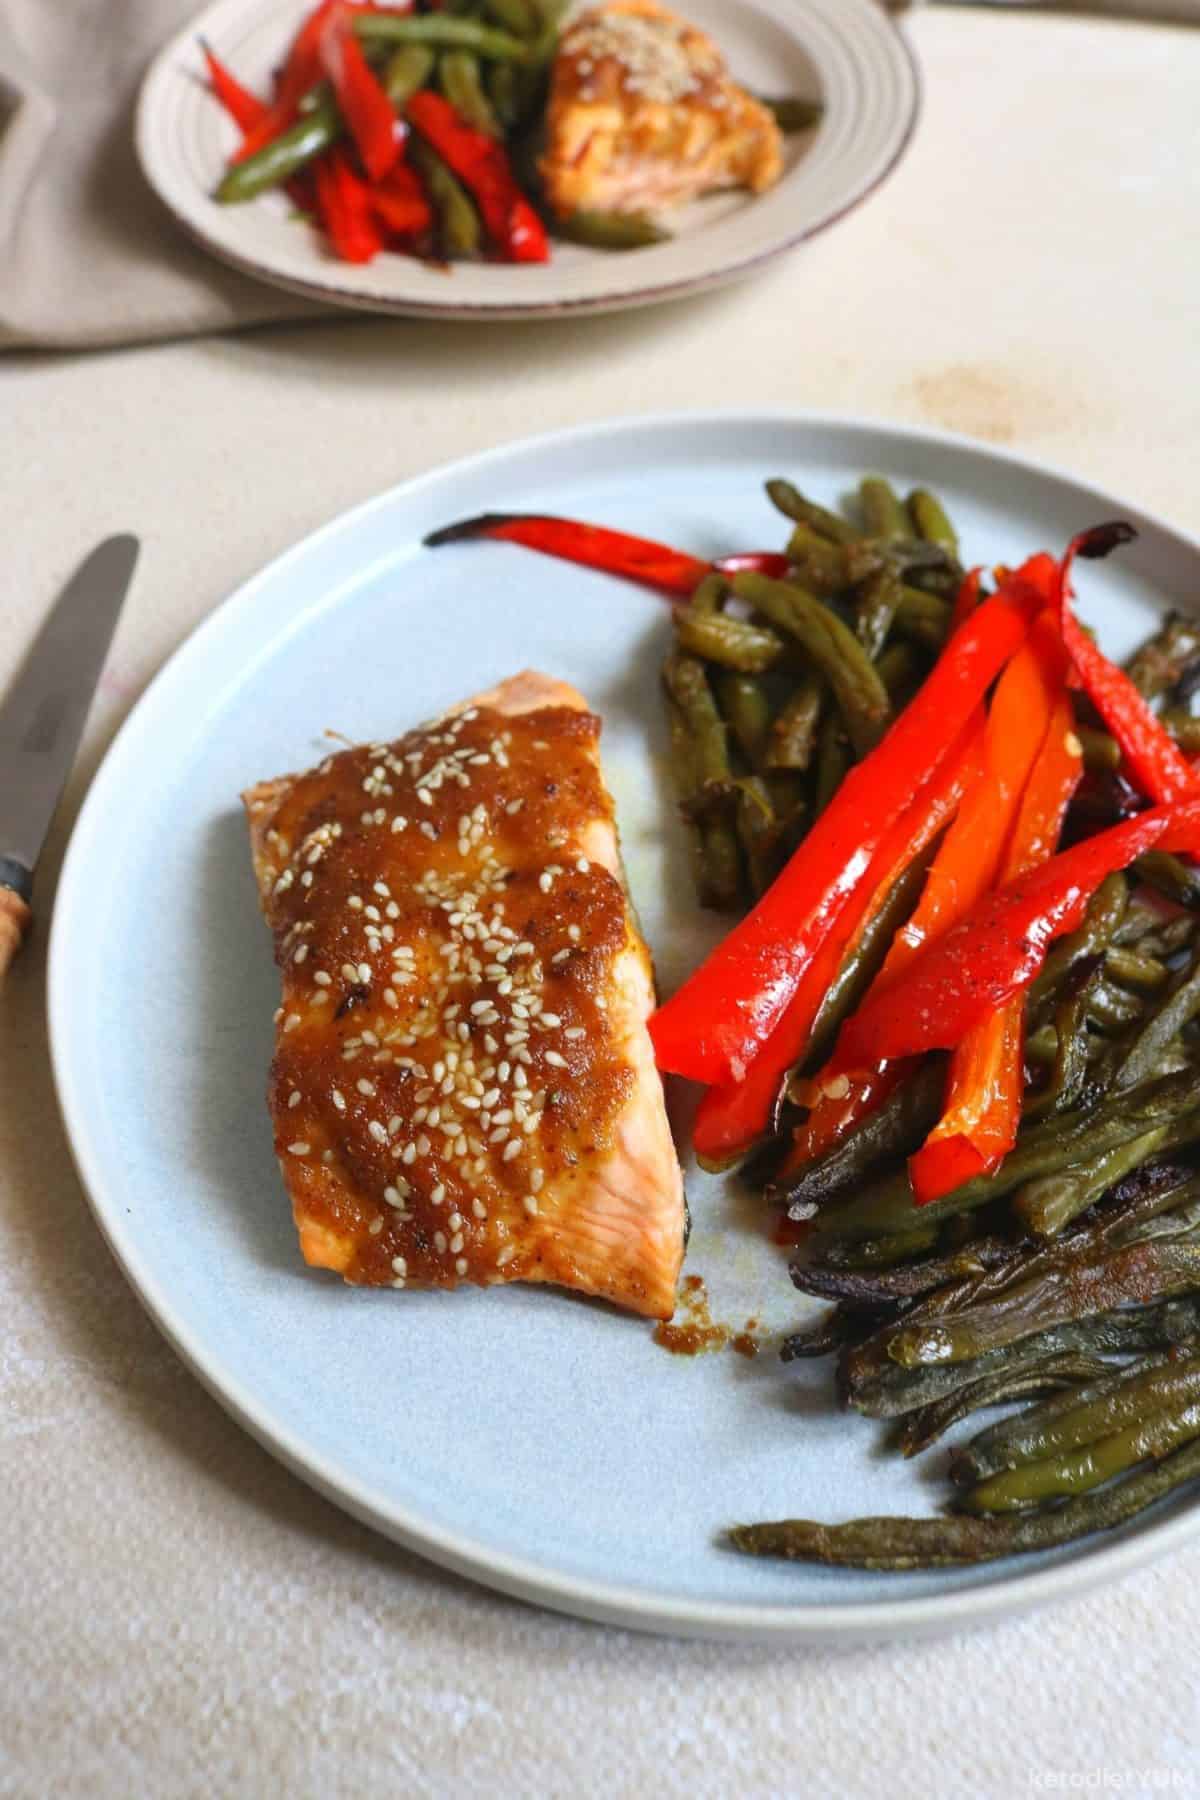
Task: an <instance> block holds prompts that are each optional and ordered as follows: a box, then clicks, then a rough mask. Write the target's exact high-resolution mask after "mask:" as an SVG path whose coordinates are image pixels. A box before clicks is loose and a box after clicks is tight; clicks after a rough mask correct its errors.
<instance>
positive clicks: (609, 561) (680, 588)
mask: <svg viewBox="0 0 1200 1800" xmlns="http://www.w3.org/2000/svg"><path fill="white" fill-rule="evenodd" d="M480 537H486V538H498V539H500V540H501V541H502V542H504V543H509V544H524V545H525V547H526V549H528V550H540V551H541V552H542V553H543V555H545V556H560V557H562V558H563V559H564V560H565V561H567V562H574V563H583V564H584V565H585V566H586V567H587V568H589V569H603V570H604V571H605V572H606V573H607V574H610V575H625V576H628V578H629V579H630V580H631V581H640V582H642V583H644V584H645V585H646V586H647V587H652V588H659V589H660V590H661V591H662V592H663V593H665V594H671V595H674V596H676V597H678V598H679V599H683V600H688V599H690V598H691V596H692V594H693V593H694V592H695V589H696V586H697V584H698V583H699V582H701V581H703V579H704V577H705V576H706V575H707V574H708V573H709V564H708V563H706V562H703V561H702V560H701V559H700V557H698V556H689V555H688V554H687V552H686V551H683V550H672V549H671V548H670V547H669V546H668V545H666V544H656V543H654V542H653V540H652V539H650V538H639V537H631V536H630V535H629V533H628V532H625V531H610V530H609V529H608V528H607V526H604V525H584V524H581V523H580V522H579V521H577V520H575V519H556V518H552V517H550V516H549V515H548V514H543V513H480V514H478V515H477V517H475V518H473V519H460V520H459V521H458V523H457V524H454V525H443V527H442V528H441V530H440V531H432V532H430V534H429V536H428V537H427V538H426V539H425V543H426V545H427V546H428V547H429V548H431V549H432V548H435V547H436V546H437V545H439V544H457V543H461V542H462V541H463V540H464V539H467V538H480Z"/></svg>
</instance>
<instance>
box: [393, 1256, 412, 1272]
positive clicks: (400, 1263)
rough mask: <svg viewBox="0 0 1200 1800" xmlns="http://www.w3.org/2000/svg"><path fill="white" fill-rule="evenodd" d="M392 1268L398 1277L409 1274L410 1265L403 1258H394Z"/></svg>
mask: <svg viewBox="0 0 1200 1800" xmlns="http://www.w3.org/2000/svg"><path fill="white" fill-rule="evenodd" d="M392 1267H393V1269H395V1271H396V1273H397V1275H407V1274H408V1263H407V1261H406V1260H405V1258H404V1257H403V1256H393V1258H392Z"/></svg>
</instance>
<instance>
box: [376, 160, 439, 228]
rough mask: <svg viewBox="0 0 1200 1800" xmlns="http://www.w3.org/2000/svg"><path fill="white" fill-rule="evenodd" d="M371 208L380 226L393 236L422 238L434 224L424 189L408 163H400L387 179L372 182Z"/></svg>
mask: <svg viewBox="0 0 1200 1800" xmlns="http://www.w3.org/2000/svg"><path fill="white" fill-rule="evenodd" d="M370 205H371V211H372V212H373V213H374V215H375V219H376V222H377V224H379V225H380V226H381V227H382V229H383V230H384V231H386V232H387V233H388V234H389V235H390V236H393V237H402V238H414V237H419V236H420V235H421V233H422V232H424V231H428V230H429V228H430V226H431V225H432V223H433V210H432V208H431V207H430V204H429V201H428V199H427V198H426V194H425V190H424V188H423V187H422V186H421V183H420V180H419V179H418V177H417V174H416V171H415V170H414V169H410V168H409V166H408V164H407V163H397V164H396V167H395V168H394V169H393V170H392V172H391V174H390V175H389V176H388V177H387V178H386V180H384V181H375V182H372V183H371V187H370Z"/></svg>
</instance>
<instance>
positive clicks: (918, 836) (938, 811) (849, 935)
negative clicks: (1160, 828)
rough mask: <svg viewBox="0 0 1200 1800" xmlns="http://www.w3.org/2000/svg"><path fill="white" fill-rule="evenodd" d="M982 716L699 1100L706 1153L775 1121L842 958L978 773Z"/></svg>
mask: <svg viewBox="0 0 1200 1800" xmlns="http://www.w3.org/2000/svg"><path fill="white" fill-rule="evenodd" d="M981 725H982V721H981V719H980V718H979V717H978V716H973V717H972V718H971V719H970V720H969V721H968V723H967V725H966V727H965V728H964V730H963V731H962V733H961V734H960V736H959V740H958V742H957V743H956V744H955V745H954V746H953V747H952V748H951V749H950V750H949V751H948V752H947V754H946V755H945V756H944V757H943V758H942V760H941V762H940V763H939V764H938V766H937V768H936V769H935V770H934V772H933V774H932V775H931V776H930V777H929V780H928V781H927V782H926V783H925V784H924V786H923V787H922V788H921V790H920V792H919V793H918V794H917V795H916V796H915V798H914V799H913V801H912V803H911V805H909V806H908V807H906V808H905V810H904V811H903V812H902V813H901V814H900V815H899V817H898V818H897V819H896V821H895V822H894V824H893V825H892V826H891V827H890V829H889V830H888V831H887V832H886V833H885V835H884V839H883V842H882V843H881V844H880V846H879V849H878V850H877V851H876V853H875V856H874V858H873V859H872V862H871V867H870V869H869V871H868V874H867V879H866V881H865V882H864V883H863V884H862V889H861V892H860V894H859V895H857V896H856V897H855V900H854V901H852V902H851V904H850V905H849V906H848V907H847V908H846V909H845V911H844V912H843V914H842V916H841V918H840V919H839V920H838V922H837V926H836V928H835V929H834V930H833V931H832V932H831V933H830V935H829V937H828V939H827V940H826V942H825V943H824V945H823V946H822V947H821V950H820V952H819V954H818V955H817V956H816V957H814V959H813V962H812V964H811V966H810V967H809V969H808V971H807V973H806V975H805V976H804V978H803V980H802V981H801V983H800V986H799V987H798V989H797V990H796V995H795V998H794V999H793V1000H792V1003H791V1005H790V1006H789V1007H788V1009H787V1011H786V1012H785V1013H784V1015H783V1018H782V1019H781V1020H780V1021H779V1024H778V1025H777V1026H776V1027H775V1030H774V1031H773V1032H772V1033H771V1036H770V1037H769V1038H768V1039H767V1042H766V1043H765V1044H764V1045H763V1047H762V1049H761V1050H760V1052H759V1054H758V1055H757V1056H756V1057H755V1059H754V1061H753V1062H752V1063H751V1065H750V1067H749V1068H748V1069H747V1071H746V1074H745V1077H744V1079H743V1080H741V1081H731V1082H725V1083H722V1084H721V1085H719V1086H717V1087H711V1088H709V1090H708V1092H707V1094H705V1096H704V1099H703V1100H702V1101H701V1103H700V1109H699V1111H698V1112H697V1114H696V1122H695V1126H694V1128H693V1132H692V1142H693V1144H694V1146H695V1150H696V1154H697V1156H699V1157H700V1159H701V1161H702V1162H704V1163H705V1164H707V1165H708V1166H710V1167H720V1166H725V1165H727V1164H728V1163H730V1162H733V1161H736V1160H737V1159H738V1158H739V1157H740V1156H742V1155H744V1154H745V1152H746V1151H747V1150H748V1149H749V1148H750V1146H751V1145H752V1144H753V1143H754V1142H755V1140H756V1139H757V1138H759V1137H761V1135H762V1133H763V1132H764V1131H765V1130H766V1129H767V1127H768V1125H769V1123H770V1117H771V1113H772V1110H773V1108H774V1106H775V1102H776V1100H777V1098H778V1095H779V1090H780V1088H781V1087H782V1085H783V1083H784V1082H785V1081H786V1080H787V1077H788V1074H789V1073H790V1071H791V1070H792V1069H793V1068H794V1067H795V1065H796V1063H797V1062H798V1061H799V1060H800V1058H801V1057H802V1055H803V1053H804V1048H805V1045H806V1044H807V1041H808V1036H809V1033H810V1031H811V1030H812V1027H813V1022H814V1021H815V1019H816V1016H817V1013H818V1012H819V1010H820V1007H821V1002H822V1000H823V999H824V997H825V994H826V993H827V991H828V989H829V987H830V985H831V984H832V982H833V980H834V977H835V976H836V974H837V972H838V969H839V967H840V966H841V963H842V962H843V960H844V958H845V957H846V955H847V954H849V953H851V952H852V950H853V947H854V945H855V943H856V942H857V941H858V939H859V938H860V937H861V935H862V933H863V931H864V930H865V929H866V926H867V925H868V923H869V922H870V920H871V918H872V917H873V915H874V914H875V913H876V912H877V911H878V909H879V907H880V906H882V905H883V903H884V901H885V900H886V899H887V896H888V895H889V894H890V892H891V890H892V888H893V887H894V886H895V884H896V882H897V881H898V880H899V878H900V876H901V875H902V874H903V873H904V870H905V869H906V868H907V867H908V865H909V864H910V863H911V862H912V861H913V859H914V857H917V856H920V854H921V852H922V851H923V850H925V849H926V848H927V847H928V845H929V844H931V843H932V842H933V840H934V838H935V837H936V836H937V834H938V832H939V831H941V830H942V828H943V826H944V825H945V824H946V821H947V820H948V819H950V818H951V817H953V815H954V812H955V809H956V808H957V806H958V804H959V802H960V801H961V799H962V796H963V793H964V791H965V790H966V788H967V786H968V784H969V783H970V782H971V781H972V780H973V779H974V778H975V777H976V776H977V775H978V771H979V762H980V737H981Z"/></svg>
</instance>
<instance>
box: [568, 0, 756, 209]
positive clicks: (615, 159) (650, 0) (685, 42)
mask: <svg viewBox="0 0 1200 1800" xmlns="http://www.w3.org/2000/svg"><path fill="white" fill-rule="evenodd" d="M538 170H539V174H540V175H541V178H542V184H543V187H544V189H545V193H546V198H547V199H548V201H549V202H550V205H551V206H552V207H553V209H554V211H555V212H556V213H558V214H559V215H560V216H561V217H563V218H566V217H568V216H569V215H570V214H571V213H574V212H587V211H598V212H643V211H655V210H657V209H658V208H660V207H670V206H679V205H682V204H683V203H684V202H685V201H688V200H695V199H697V198H698V197H699V196H700V195H701V194H710V193H715V192H718V191H720V190H721V189H724V188H739V187H745V188H749V189H750V190H751V191H752V192H754V193H756V194H757V193H761V192H763V190H764V189H766V188H768V187H771V186H772V185H773V183H775V182H776V181H778V179H779V177H780V175H781V174H782V172H783V140H782V136H781V134H780V130H779V127H778V125H777V124H776V122H775V119H774V118H773V116H772V115H771V113H770V112H769V111H768V109H767V108H766V107H765V106H763V105H762V103H761V102H760V101H758V100H755V99H753V98H752V97H751V96H750V95H749V94H747V93H745V92H744V91H743V90H742V89H741V88H740V87H738V86H737V84H736V82H734V81H733V80H731V78H730V75H729V71H728V69H727V68H726V66H725V59H724V57H723V56H722V55H721V52H720V51H719V50H718V48H717V46H716V45H715V44H714V43H713V41H712V39H711V38H710V37H708V36H707V35H706V34H705V33H704V32H703V31H701V30H699V29H698V27H697V26H695V25H689V24H688V23H687V21H686V20H684V19H681V18H679V17H678V16H677V14H675V13H673V12H671V11H669V10H668V8H667V7H665V6H660V5H659V4H658V0H609V3H608V4H607V5H605V6H598V7H594V8H592V9H590V10H588V11H587V12H585V13H582V14H581V15H580V17H579V18H577V19H575V20H573V21H572V22H571V23H570V24H568V25H567V26H566V28H565V29H564V31H563V35H562V39H561V41H560V44H559V49H558V54H557V56H556V57H555V60H554V67H553V70H552V72H551V79H550V95H549V99H548V101H547V105H546V145H545V149H544V152H543V154H542V157H541V160H540V162H539V165H538Z"/></svg>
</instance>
